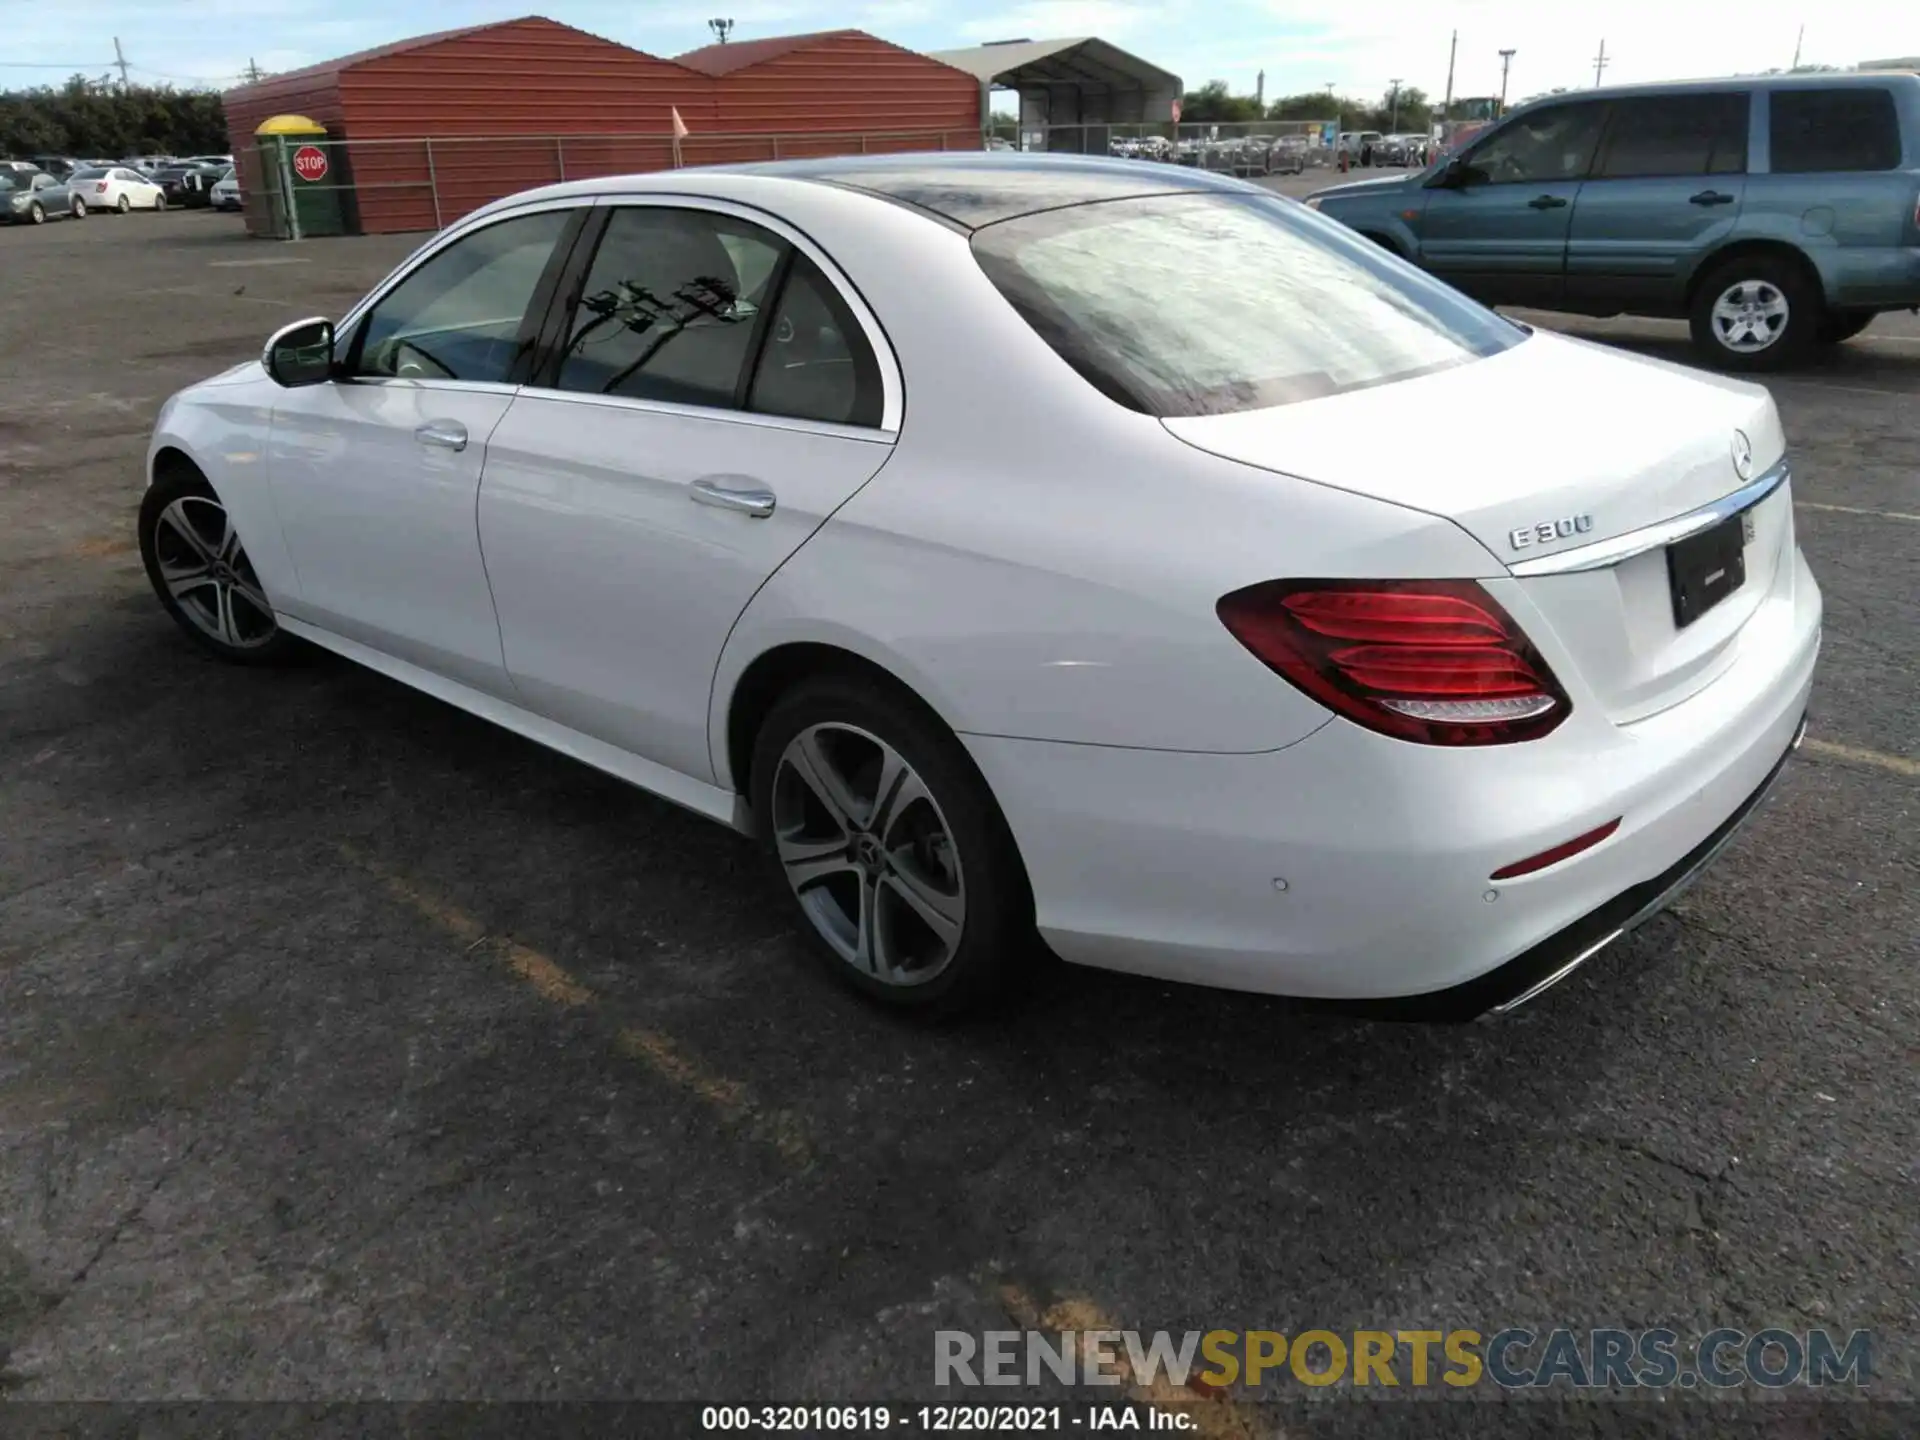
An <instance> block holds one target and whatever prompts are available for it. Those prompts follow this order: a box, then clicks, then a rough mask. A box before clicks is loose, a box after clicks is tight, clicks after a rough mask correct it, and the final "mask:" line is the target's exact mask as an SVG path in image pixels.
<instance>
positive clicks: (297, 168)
mask: <svg viewBox="0 0 1920 1440" xmlns="http://www.w3.org/2000/svg"><path fill="white" fill-rule="evenodd" d="M293 173H294V174H296V175H298V176H299V177H300V178H301V179H302V180H324V179H326V177H327V152H326V151H324V150H322V149H321V148H320V147H319V146H318V145H302V146H301V147H300V148H299V149H298V150H296V151H294V152H293Z"/></svg>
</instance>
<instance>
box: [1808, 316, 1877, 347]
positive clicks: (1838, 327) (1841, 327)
mask: <svg viewBox="0 0 1920 1440" xmlns="http://www.w3.org/2000/svg"><path fill="white" fill-rule="evenodd" d="M1876 313H1877V312H1876V311H1872V310H1830V311H1828V312H1827V315H1826V318H1825V319H1824V320H1822V321H1821V323H1820V333H1819V334H1818V335H1816V336H1815V337H1814V339H1815V340H1817V341H1818V342H1819V343H1820V344H1822V345H1839V344H1841V343H1843V342H1844V341H1848V340H1851V339H1852V338H1853V337H1854V336H1856V335H1858V334H1859V333H1860V332H1861V331H1862V330H1864V329H1866V328H1867V326H1869V325H1871V324H1872V323H1873V317H1874V315H1875V314H1876Z"/></svg>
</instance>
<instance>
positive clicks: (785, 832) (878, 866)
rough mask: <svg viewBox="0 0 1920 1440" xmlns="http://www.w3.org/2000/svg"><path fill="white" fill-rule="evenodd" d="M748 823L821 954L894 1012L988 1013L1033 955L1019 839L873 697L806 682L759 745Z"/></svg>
mask: <svg viewBox="0 0 1920 1440" xmlns="http://www.w3.org/2000/svg"><path fill="white" fill-rule="evenodd" d="M752 795H753V807H754V816H755V819H756V821H757V826H758V829H759V832H760V834H761V836H762V838H763V842H764V844H765V846H766V848H767V852H768V854H769V856H770V858H771V861H772V865H773V868H774V870H775V871H776V872H777V873H778V874H779V876H780V878H781V884H782V885H784V886H785V887H786V889H787V891H788V893H789V894H791V895H792V896H793V898H794V901H795V902H796V904H797V905H798V906H799V909H800V915H801V919H802V922H803V924H804V926H805V928H806V930H807V932H808V937H809V939H810V940H811V941H812V944H813V948H814V950H815V953H816V954H817V955H818V956H819V958H820V959H821V960H822V961H823V962H824V963H825V964H826V965H827V967H828V969H829V970H831V971H832V972H833V974H834V975H835V976H837V977H838V978H839V979H840V980H842V981H843V982H844V983H846V984H848V985H851V986H853V988H855V989H856V990H859V991H860V992H861V993H863V994H865V995H868V996H870V997H872V998H874V999H877V1000H880V1001H882V1002H883V1003H885V1004H887V1005H890V1006H892V1007H894V1008H897V1009H901V1010H911V1011H916V1012H918V1013H921V1014H925V1015H942V1016H944V1015H951V1014H957V1013H960V1012H962V1011H965V1010H969V1009H974V1008H977V1007H979V1006H981V1005H983V1004H985V1003H987V1002H989V1001H990V1000H993V999H995V998H997V997H999V996H1000V995H1002V994H1003V993H1005V992H1006V991H1007V990H1008V989H1009V988H1010V987H1011V984H1012V982H1013V981H1014V980H1015V979H1016V978H1017V977H1019V976H1021V975H1023V974H1024V973H1025V971H1026V968H1027V965H1028V962H1030V960H1031V958H1032V956H1033V954H1034V952H1035V950H1036V948H1037V942H1036V940H1035V938H1034V933H1033V900H1032V896H1031V893H1030V891H1029V889H1028V886H1027V878H1026V872H1025V870H1024V868H1023V867H1022V865H1021V863H1020V858H1019V855H1018V852H1017V851H1016V849H1015V846H1014V842H1013V836H1012V835H1011V833H1009V831H1008V829H1007V825H1006V821H1005V819H1004V818H1003V817H1002V816H1001V814H1000V808H999V806H998V805H997V804H995V802H994V799H993V795H992V793H991V792H990V791H989V790H988V789H987V786H986V782H985V781H984V780H983V779H982V778H981V777H980V774H979V771H978V770H976V769H975V768H974V765H973V762H972V760H971V759H970V758H969V757H968V755H967V753H966V751H965V749H964V748H962V746H961V745H960V742H959V741H958V740H956V739H955V738H954V737H953V735H952V734H951V732H949V731H948V730H947V729H946V728H945V727H944V726H942V725H940V723H939V722H938V721H937V720H935V719H934V718H933V717H932V716H930V715H929V714H927V713H926V712H925V711H924V710H922V709H921V708H920V707H919V706H918V705H916V704H914V703H913V702H912V701H910V700H909V699H907V698H904V697H902V696H901V695H899V694H897V693H895V692H894V691H893V690H892V689H890V688H889V687H887V686H884V685H882V684H880V683H878V682H875V681H871V680H866V679H863V678H858V677H851V676H823V677H821V678H818V679H814V680H808V681H803V682H802V683H801V684H800V685H798V686H796V687H795V688H794V689H792V690H790V691H788V692H787V694H786V695H784V696H783V697H781V699H780V700H779V701H778V702H776V704H775V705H774V707H773V709H772V711H771V712H769V714H768V716H767V718H766V721H765V723H764V724H763V725H762V726H761V727H760V733H759V736H758V737H757V739H756V740H755V742H754V751H753V773H752Z"/></svg>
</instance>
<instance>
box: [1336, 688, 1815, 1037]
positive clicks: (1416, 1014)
mask: <svg viewBox="0 0 1920 1440" xmlns="http://www.w3.org/2000/svg"><path fill="white" fill-rule="evenodd" d="M1806 733H1807V720H1806V716H1805V714H1804V713H1803V714H1802V715H1801V717H1800V723H1799V724H1798V725H1797V726H1795V727H1794V732H1793V740H1792V742H1791V743H1790V744H1789V745H1788V746H1787V748H1786V750H1785V751H1783V752H1782V753H1781V756H1780V758H1779V759H1778V760H1777V761H1775V762H1774V766H1773V769H1771V770H1769V771H1768V772H1767V778H1766V779H1764V780H1762V781H1761V782H1760V786H1759V788H1758V789H1757V790H1755V791H1754V792H1753V793H1752V794H1751V795H1749V796H1747V798H1746V799H1745V800H1743V801H1741V802H1740V807H1739V808H1738V809H1737V810H1735V811H1734V812H1733V813H1732V814H1731V815H1729V816H1728V817H1727V818H1726V819H1725V820H1724V821H1723V822H1722V823H1721V825H1720V828H1719V829H1717V830H1715V831H1714V832H1713V833H1712V834H1711V835H1709V836H1707V838H1706V839H1705V840H1702V841H1701V842H1700V843H1699V844H1698V845H1696V846H1695V847H1694V848H1693V849H1692V850H1689V851H1688V852H1687V853H1686V854H1685V855H1682V856H1681V857H1680V859H1679V860H1677V861H1676V862H1675V863H1674V864H1673V865H1671V866H1670V867H1668V868H1667V869H1666V870H1664V871H1663V872H1661V873H1660V874H1658V875H1656V876H1654V877H1653V878H1652V879H1651V880H1644V881H1642V882H1641V883H1640V884H1638V885H1634V886H1632V887H1630V888H1629V889H1626V890H1623V891H1622V892H1621V893H1620V894H1618V895H1616V896H1614V898H1613V899H1612V900H1610V901H1608V902H1607V903H1606V904H1605V905H1602V906H1601V907H1600V908H1599V909H1598V910H1595V911H1593V912H1592V913H1591V914H1589V915H1586V916H1583V917H1582V918H1581V919H1579V920H1576V921H1575V922H1574V923H1573V924H1571V925H1569V926H1568V927H1567V928H1566V929H1564V930H1562V931H1561V932H1560V933H1559V934H1557V935H1550V936H1548V937H1547V938H1546V939H1545V940H1542V941H1541V942H1540V943H1539V944H1538V945H1535V946H1534V947H1533V948H1532V949H1531V950H1528V951H1525V952H1524V953H1522V954H1519V955H1516V956H1514V958H1513V959H1511V960H1509V961H1507V963H1506V964H1504V965H1501V966H1499V967H1498V968H1497V969H1494V970H1490V971H1488V972H1487V973H1486V974H1485V975H1482V976H1480V977H1479V978H1478V979H1475V980H1469V981H1467V982H1466V983H1465V984H1463V985H1454V986H1451V987H1450V988H1448V989H1445V990H1435V991H1432V992H1429V993H1428V994H1425V995H1407V996H1401V997H1396V998H1393V999H1388V1000H1358V1001H1344V1002H1341V1001H1330V1002H1326V1004H1327V1006H1328V1008H1332V1009H1336V1010H1340V1011H1344V1012H1346V1013H1349V1014H1357V1015H1364V1016H1366V1017H1368V1018H1370V1019H1376V1020H1429V1021H1463V1020H1474V1019H1477V1018H1479V1017H1480V1016H1482V1015H1485V1014H1488V1013H1489V1012H1491V1013H1494V1014H1499V1015H1505V1014H1510V1013H1511V1012H1513V1011H1515V1010H1518V1009H1519V1008H1520V1007H1521V1006H1522V1005H1524V1004H1526V1003H1527V1002H1528V1001H1529V1000H1531V999H1533V998H1534V997H1535V996H1537V995H1540V994H1542V993H1543V992H1545V991H1547V990H1550V989H1551V988H1553V987H1554V986H1555V985H1558V984H1559V983H1560V982H1561V981H1562V980H1564V979H1566V978H1567V977H1568V976H1569V975H1571V974H1573V972H1574V971H1575V970H1578V969H1579V968H1580V967H1581V966H1582V965H1584V964H1586V963H1587V961H1589V960H1591V959H1593V957H1594V956H1596V955H1598V954H1599V953H1600V952H1601V951H1602V950H1605V949H1606V948H1607V947H1608V946H1609V945H1611V944H1613V942H1614V941H1616V940H1618V939H1620V938H1621V937H1623V936H1624V935H1626V934H1627V932H1628V931H1630V930H1632V929H1634V928H1635V927H1636V926H1638V925H1639V924H1640V923H1641V922H1642V921H1646V920H1651V919H1652V918H1653V917H1654V916H1655V915H1658V914H1659V913H1660V912H1661V911H1662V910H1664V909H1666V907H1667V906H1668V905H1670V904H1672V903H1673V901H1675V900H1677V899H1678V898H1679V897H1680V896H1681V894H1682V893H1684V892H1685V891H1686V889H1687V888H1688V887H1689V886H1691V885H1692V884H1693V882H1694V880H1695V879H1697V878H1698V877H1699V875H1700V873H1701V872H1702V871H1703V870H1705V869H1706V868H1707V866H1709V865H1710V864H1712V863H1713V860H1714V857H1715V856H1717V855H1719V853H1720V852H1721V851H1722V850H1724V849H1726V848H1727V845H1728V844H1729V843H1730V842H1731V841H1732V840H1733V837H1734V836H1735V835H1736V834H1738V833H1739V831H1740V828H1741V827H1742V826H1743V825H1745V824H1746V823H1747V821H1748V819H1750V818H1751V817H1752V815H1753V812H1754V811H1756V810H1758V809H1759V808H1760V806H1761V804H1762V803H1763V802H1764V801H1765V800H1766V798H1767V796H1768V795H1769V794H1771V793H1772V791H1773V787H1774V785H1775V783H1776V782H1777V781H1778V780H1779V779H1780V773H1781V771H1783V770H1785V769H1786V768H1787V761H1788V760H1789V759H1790V758H1791V757H1792V755H1793V752H1794V751H1796V750H1798V749H1799V748H1800V742H1801V741H1802V740H1803V739H1805V738H1806Z"/></svg>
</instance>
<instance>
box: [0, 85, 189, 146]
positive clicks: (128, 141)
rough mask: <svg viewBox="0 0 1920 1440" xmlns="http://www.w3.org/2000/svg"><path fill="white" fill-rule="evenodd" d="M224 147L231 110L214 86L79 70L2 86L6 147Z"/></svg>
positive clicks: (2, 142) (0, 125) (1, 141)
mask: <svg viewBox="0 0 1920 1440" xmlns="http://www.w3.org/2000/svg"><path fill="white" fill-rule="evenodd" d="M226 148H227V121H226V115H225V113H224V112H223V111H222V109H221V107H220V96H219V95H218V94H216V93H215V92H214V91H211V90H175V89H174V88H173V87H172V86H167V85H160V86H150V85H130V86H126V87H125V88H122V87H121V86H119V85H114V84H110V83H108V81H107V80H105V79H104V78H91V77H88V76H85V75H75V76H74V77H73V78H72V79H70V80H68V81H67V83H66V84H64V85H61V86H58V87H54V86H41V87H39V88H37V89H32V90H9V91H0V154H8V155H45V154H54V155H78V156H83V157H94V156H98V157H100V158H102V159H118V158H120V157H121V156H123V155H137V154H142V153H146V152H155V151H157V152H160V153H163V154H183V155H196V154H206V153H208V152H217V151H223V150H225V149H226Z"/></svg>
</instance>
